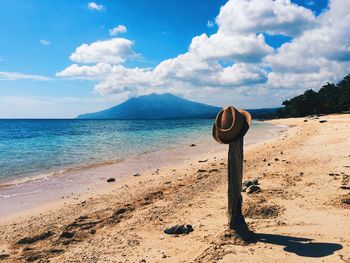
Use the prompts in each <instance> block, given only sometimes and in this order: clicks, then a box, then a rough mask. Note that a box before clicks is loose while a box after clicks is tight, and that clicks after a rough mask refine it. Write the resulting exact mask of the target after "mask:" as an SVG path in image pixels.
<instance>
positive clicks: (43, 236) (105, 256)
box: [0, 115, 350, 262]
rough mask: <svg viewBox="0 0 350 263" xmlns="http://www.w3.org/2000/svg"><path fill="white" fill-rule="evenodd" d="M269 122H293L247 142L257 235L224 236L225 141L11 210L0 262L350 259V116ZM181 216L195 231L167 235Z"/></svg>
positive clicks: (249, 204) (250, 214)
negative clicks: (94, 187)
mask: <svg viewBox="0 0 350 263" xmlns="http://www.w3.org/2000/svg"><path fill="white" fill-rule="evenodd" d="M305 120H307V121H306V122H305ZM320 120H327V122H323V123H320V122H319V121H320ZM272 123H276V124H277V123H278V124H283V125H289V126H291V128H289V129H288V131H287V132H285V133H282V134H281V135H280V136H279V137H277V138H274V139H270V140H268V141H265V142H260V143H256V144H251V145H247V146H246V147H245V160H246V161H245V162H244V179H254V178H258V179H259V182H260V186H261V189H262V191H261V192H260V193H256V194H252V195H248V194H246V193H243V198H244V213H245V214H246V219H247V222H248V224H249V227H250V229H251V230H253V231H254V232H256V233H257V235H258V237H259V241H258V242H257V243H254V244H248V245H244V246H243V245H238V244H235V242H234V240H232V238H229V237H228V236H227V235H225V231H226V229H227V215H226V209H227V204H226V203H227V196H226V195H227V192H226V191H227V181H226V179H227V178H226V176H227V174H226V169H227V167H226V155H227V146H220V147H222V149H218V150H217V151H213V152H206V153H201V154H200V155H199V156H198V155H197V156H191V157H188V159H187V160H183V161H181V162H180V163H177V164H175V163H174V164H173V165H171V166H164V167H162V168H160V169H159V170H156V169H155V170H149V171H147V172H142V174H141V176H139V177H132V178H128V179H125V180H123V181H122V182H119V183H118V182H117V183H111V184H109V185H108V188H109V189H108V191H107V189H103V191H102V190H101V191H97V192H96V193H94V194H91V196H89V197H87V196H86V197H85V196H81V197H79V198H78V199H77V200H74V199H73V200H72V199H71V198H69V201H66V204H65V205H64V206H62V204H57V205H55V204H54V203H51V204H50V206H49V207H46V208H45V209H44V208H43V207H41V208H40V209H38V210H36V211H34V210H33V211H32V212H31V214H30V215H29V214H28V213H27V214H26V215H25V214H22V215H21V216H13V217H12V218H11V219H8V220H7V221H6V222H5V221H4V222H3V223H2V224H1V226H0V260H1V259H2V260H3V261H4V262H16V261H35V260H42V261H46V260H50V262H281V261H283V262H320V261H322V262H350V228H349V223H350V214H349V206H350V205H349V203H350V200H349V199H350V196H349V195H350V194H349V192H350V190H349V188H350V187H349V186H350V184H349V177H350V140H349V136H350V115H330V116H323V117H320V119H311V118H297V119H285V120H276V121H272ZM193 148H196V147H193ZM181 223H187V224H191V225H192V226H193V227H194V231H193V232H192V233H190V234H188V235H180V236H177V237H174V236H170V235H166V234H164V233H163V230H164V229H165V228H167V227H170V226H172V225H175V224H181Z"/></svg>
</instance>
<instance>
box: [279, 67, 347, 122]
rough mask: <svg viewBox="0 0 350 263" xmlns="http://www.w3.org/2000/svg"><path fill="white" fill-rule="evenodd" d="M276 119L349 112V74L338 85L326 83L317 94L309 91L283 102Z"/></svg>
mask: <svg viewBox="0 0 350 263" xmlns="http://www.w3.org/2000/svg"><path fill="white" fill-rule="evenodd" d="M282 105H283V106H284V107H283V108H279V109H278V110H277V112H276V115H277V118H288V117H303V116H307V115H313V114H329V113H341V112H344V111H350V74H349V75H347V76H345V77H344V79H343V80H341V81H340V82H339V83H338V84H332V83H327V84H326V85H324V86H323V87H322V88H321V89H320V90H319V91H318V92H316V91H314V90H312V89H310V90H307V91H305V92H304V94H302V95H299V96H296V97H294V98H292V99H290V100H285V101H283V103H282Z"/></svg>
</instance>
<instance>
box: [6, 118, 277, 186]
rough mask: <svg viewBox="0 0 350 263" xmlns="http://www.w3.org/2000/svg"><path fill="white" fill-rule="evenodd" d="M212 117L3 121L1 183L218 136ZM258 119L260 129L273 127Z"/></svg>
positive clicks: (81, 167)
mask: <svg viewBox="0 0 350 263" xmlns="http://www.w3.org/2000/svg"><path fill="white" fill-rule="evenodd" d="M212 124H213V120H211V119H186V120H74V119H72V120H0V183H1V182H7V181H11V180H16V179H20V178H24V177H30V176H34V175H40V174H55V173H63V172H65V171H67V170H69V169H84V168H88V167H90V166H93V165H98V164H109V163H116V162H119V161H122V160H124V159H126V158H127V157H128V156H134V155H141V154H144V153H149V152H155V151H159V150H160V149H161V150H166V149H168V148H169V149H170V148H172V147H176V146H178V145H184V144H192V143H202V142H205V141H209V140H212V138H211V128H212ZM271 127H272V125H269V124H266V123H259V122H253V124H252V127H251V130H253V132H255V133H257V134H259V131H263V130H266V129H269V128H271Z"/></svg>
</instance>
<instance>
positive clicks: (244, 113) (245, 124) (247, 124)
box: [212, 109, 252, 144]
mask: <svg viewBox="0 0 350 263" xmlns="http://www.w3.org/2000/svg"><path fill="white" fill-rule="evenodd" d="M238 111H239V112H240V113H241V114H242V116H243V117H244V118H243V119H244V122H243V128H242V130H241V132H240V133H239V134H238V135H237V136H235V137H233V138H230V139H227V140H224V139H220V138H219V136H218V133H217V129H216V124H215V122H214V125H213V129H212V135H213V138H214V139H215V140H216V141H217V142H218V143H221V144H229V143H232V142H234V141H236V140H237V139H239V138H241V137H243V136H244V135H245V134H246V133H247V131H248V130H249V127H250V125H251V123H252V116H251V115H250V113H249V112H248V111H245V110H242V109H239V110H238Z"/></svg>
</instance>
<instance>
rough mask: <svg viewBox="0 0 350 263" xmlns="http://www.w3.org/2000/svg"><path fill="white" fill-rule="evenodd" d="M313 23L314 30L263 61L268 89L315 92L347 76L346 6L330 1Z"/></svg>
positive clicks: (349, 7)
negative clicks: (315, 23) (318, 88)
mask: <svg viewBox="0 0 350 263" xmlns="http://www.w3.org/2000/svg"><path fill="white" fill-rule="evenodd" d="M317 22H318V26H317V27H315V28H313V29H310V30H306V31H304V32H303V33H302V34H301V35H300V36H299V37H297V38H295V39H293V41H292V42H291V43H286V44H284V45H283V46H282V47H281V48H280V49H279V50H278V51H277V53H276V54H274V55H272V56H268V57H267V58H266V61H267V63H268V64H269V65H270V66H271V69H272V72H271V73H270V74H269V82H268V85H270V86H271V87H275V88H291V89H299V90H300V89H307V88H314V89H315V88H317V87H320V85H322V84H325V83H326V82H327V81H329V82H336V81H338V80H339V79H341V78H342V77H344V76H345V75H346V74H349V73H350V34H349V30H348V25H349V24H350V2H346V3H345V2H344V1H341V0H333V1H331V2H330V6H329V10H328V11H326V12H324V13H323V14H321V15H320V16H319V17H318V21H317Z"/></svg>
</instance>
